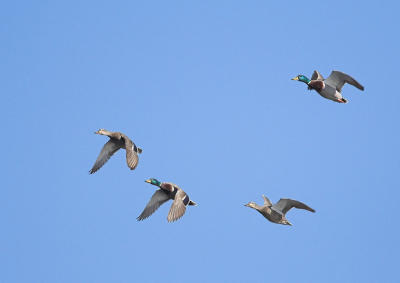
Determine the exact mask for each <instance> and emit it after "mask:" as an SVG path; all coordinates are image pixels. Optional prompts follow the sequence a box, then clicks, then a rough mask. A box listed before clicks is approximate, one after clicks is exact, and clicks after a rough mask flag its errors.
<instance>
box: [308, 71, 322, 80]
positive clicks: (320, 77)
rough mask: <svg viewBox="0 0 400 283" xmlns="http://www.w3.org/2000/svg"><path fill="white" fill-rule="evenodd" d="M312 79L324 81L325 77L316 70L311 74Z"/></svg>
mask: <svg viewBox="0 0 400 283" xmlns="http://www.w3.org/2000/svg"><path fill="white" fill-rule="evenodd" d="M311 80H312V81H323V80H324V77H323V76H322V75H321V74H320V72H318V71H317V70H315V71H314V73H313V74H312V76H311Z"/></svg>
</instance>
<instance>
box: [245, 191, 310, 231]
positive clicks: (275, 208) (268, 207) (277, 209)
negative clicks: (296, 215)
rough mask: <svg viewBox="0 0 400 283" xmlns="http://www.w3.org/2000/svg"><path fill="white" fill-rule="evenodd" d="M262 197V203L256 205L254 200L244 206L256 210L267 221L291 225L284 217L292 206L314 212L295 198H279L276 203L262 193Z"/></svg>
mask: <svg viewBox="0 0 400 283" xmlns="http://www.w3.org/2000/svg"><path fill="white" fill-rule="evenodd" d="M263 198H264V205H258V204H256V203H255V202H252V201H251V202H249V203H248V204H245V205H244V206H247V207H250V208H253V209H255V210H257V211H258V212H259V213H261V214H262V215H263V216H264V217H265V218H267V219H268V220H269V221H271V222H273V223H277V224H282V225H292V224H291V223H290V222H289V221H288V220H287V219H286V213H287V212H288V211H289V210H290V209H291V208H293V207H295V208H299V209H305V210H308V211H311V212H315V210H314V209H312V208H311V207H309V206H307V205H306V204H304V203H302V202H299V201H297V200H293V199H288V198H281V199H280V200H279V201H278V202H277V203H275V204H272V203H271V201H270V200H269V199H268V198H267V197H266V196H264V195H263Z"/></svg>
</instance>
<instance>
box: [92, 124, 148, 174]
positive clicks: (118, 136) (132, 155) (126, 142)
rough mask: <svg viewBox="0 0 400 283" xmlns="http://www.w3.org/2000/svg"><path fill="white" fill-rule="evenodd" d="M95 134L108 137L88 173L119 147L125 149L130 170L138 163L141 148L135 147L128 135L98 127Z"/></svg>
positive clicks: (93, 171) (99, 165)
mask: <svg viewBox="0 0 400 283" xmlns="http://www.w3.org/2000/svg"><path fill="white" fill-rule="evenodd" d="M95 134H98V135H103V136H108V137H109V138H110V139H109V140H108V142H106V144H105V145H104V146H103V148H102V149H101V151H100V154H99V156H98V157H97V160H96V162H95V163H94V165H93V167H92V169H90V171H89V173H90V174H93V173H95V172H96V171H97V170H99V169H100V168H101V167H102V166H103V165H104V164H105V163H106V162H107V161H108V159H110V157H111V156H112V155H113V154H114V153H116V152H117V151H118V150H119V149H120V148H123V149H125V151H126V163H127V165H128V167H129V168H130V169H131V170H134V169H135V168H136V166H137V165H138V163H139V156H138V154H139V153H142V149H141V148H139V147H137V146H136V145H135V144H134V143H133V142H132V141H131V139H130V138H128V136H126V135H125V134H123V133H120V132H110V131H107V130H105V129H100V130H98V131H97V132H95Z"/></svg>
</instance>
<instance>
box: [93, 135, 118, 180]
mask: <svg viewBox="0 0 400 283" xmlns="http://www.w3.org/2000/svg"><path fill="white" fill-rule="evenodd" d="M121 146H122V145H121V142H120V141H118V140H115V139H110V140H109V141H108V142H106V144H105V145H104V146H103V148H102V149H101V151H100V154H99V156H98V157H97V160H96V162H95V163H94V165H93V167H92V169H90V171H89V173H90V174H93V173H94V172H96V171H97V170H99V169H100V168H101V167H102V166H103V165H104V163H106V162H107V161H108V159H110V157H111V156H112V155H113V154H114V153H116V152H117V151H118V149H120V148H121Z"/></svg>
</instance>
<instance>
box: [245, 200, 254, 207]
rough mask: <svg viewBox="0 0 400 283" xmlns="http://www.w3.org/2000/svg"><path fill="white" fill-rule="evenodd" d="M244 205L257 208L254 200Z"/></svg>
mask: <svg viewBox="0 0 400 283" xmlns="http://www.w3.org/2000/svg"><path fill="white" fill-rule="evenodd" d="M244 206H247V207H251V208H256V207H257V204H256V203H255V202H254V201H251V202H249V203H247V204H245V205H244Z"/></svg>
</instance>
